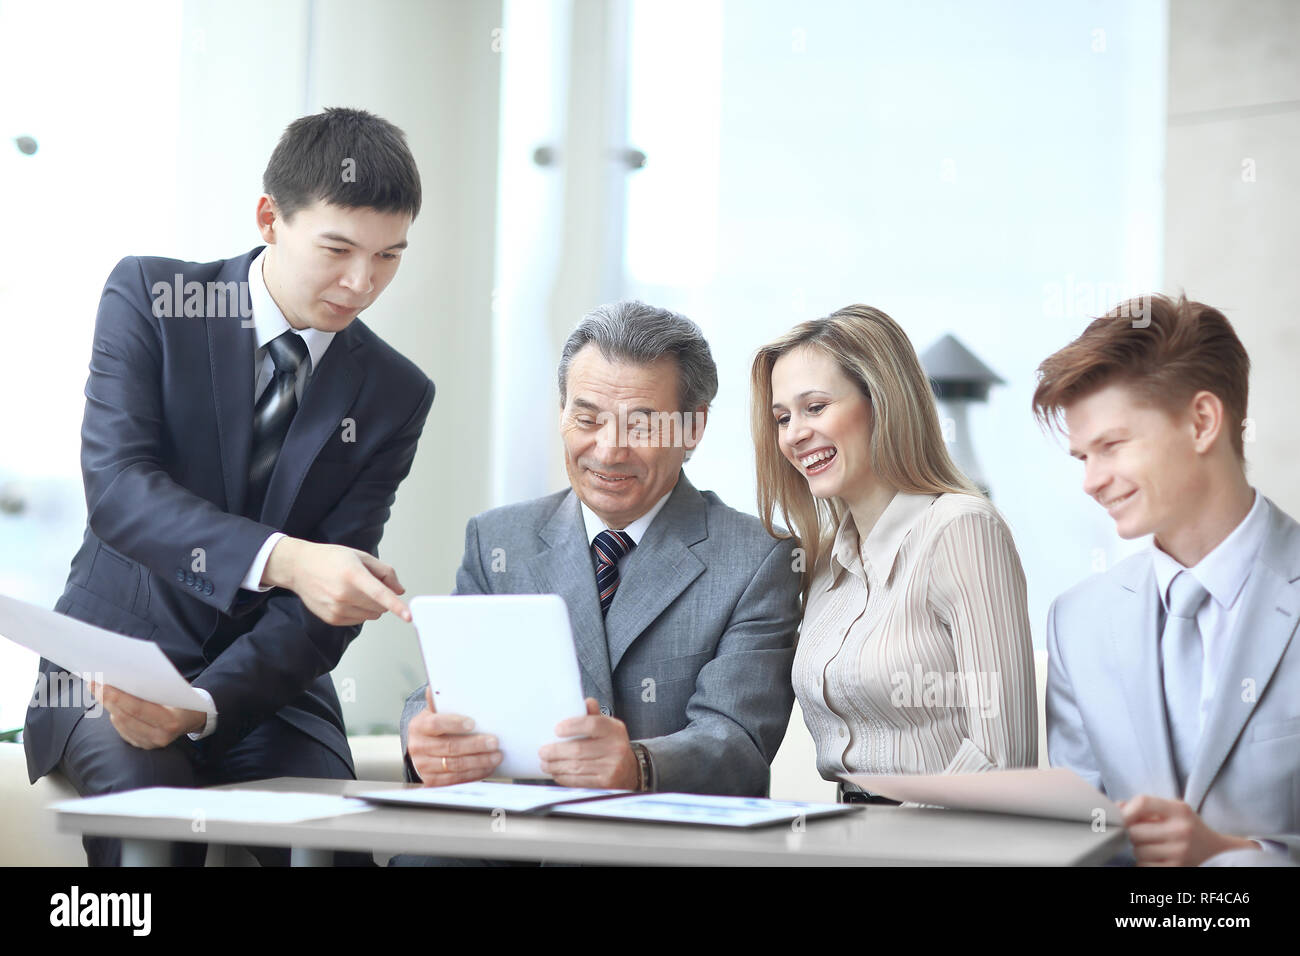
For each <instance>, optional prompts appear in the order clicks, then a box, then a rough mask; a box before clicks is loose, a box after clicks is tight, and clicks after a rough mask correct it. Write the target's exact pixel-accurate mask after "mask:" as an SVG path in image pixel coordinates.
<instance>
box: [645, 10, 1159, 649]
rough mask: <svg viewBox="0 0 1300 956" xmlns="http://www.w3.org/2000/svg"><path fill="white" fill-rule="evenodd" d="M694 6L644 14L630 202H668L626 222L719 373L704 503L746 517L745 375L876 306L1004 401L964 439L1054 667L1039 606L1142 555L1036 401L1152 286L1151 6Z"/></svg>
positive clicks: (1155, 217)
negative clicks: (1123, 307)
mask: <svg viewBox="0 0 1300 956" xmlns="http://www.w3.org/2000/svg"><path fill="white" fill-rule="evenodd" d="M680 6H681V5H669V8H668V9H667V10H666V9H665V7H664V6H663V5H662V4H660V3H658V2H642V3H639V4H636V5H635V9H636V11H638V12H637V13H634V23H635V22H636V18H637V16H641V17H642V18H644V19H645V20H647V21H650V22H651V23H652V24H653V23H654V21H656V20H658V21H667V22H661V23H660V24H659V26H658V28H656V29H647V30H646V31H643V32H642V33H640V34H638V33H637V32H635V31H634V33H633V39H632V59H633V63H634V64H636V63H638V62H640V63H642V64H643V66H642V69H643V70H644V71H645V74H644V76H643V77H642V78H641V80H640V85H639V86H638V80H637V78H636V77H634V79H633V89H634V93H635V92H636V91H638V90H640V92H641V93H642V97H641V99H640V100H636V99H634V101H633V104H632V107H633V108H632V112H631V115H630V126H631V135H632V138H633V140H634V142H635V145H637V146H638V147H640V148H642V149H644V150H645V151H646V152H647V154H648V155H649V163H648V165H647V166H646V168H645V169H644V170H643V171H641V172H639V173H637V174H635V178H634V179H633V181H632V183H631V185H630V187H629V189H630V192H631V195H632V196H633V199H634V200H635V199H636V196H637V192H638V190H644V191H645V192H647V193H650V192H653V193H654V195H655V197H656V198H655V201H654V202H649V201H647V202H642V203H640V204H636V203H635V202H634V205H633V206H632V209H631V213H630V215H629V219H628V233H629V237H630V238H629V256H628V287H629V291H630V292H632V293H634V294H636V295H638V296H641V297H644V298H647V299H648V300H649V301H653V302H657V303H659V304H662V305H667V306H669V307H673V308H678V309H680V310H681V311H684V312H685V313H686V314H687V315H689V316H691V317H692V318H694V319H695V320H696V321H697V322H699V323H700V324H701V326H702V327H703V328H704V331H705V334H706V335H707V336H708V338H709V341H710V343H711V344H712V346H713V349H714V354H715V358H716V359H717V362H718V366H719V375H720V380H721V388H720V391H719V394H718V399H717V403H716V405H715V408H714V411H713V414H712V416H711V417H710V421H709V427H708V433H707V435H706V437H705V440H704V443H703V444H702V446H701V448H700V450H699V452H698V453H697V454H696V456H695V458H694V460H693V461H692V462H691V464H690V465H689V466H688V469H689V473H690V475H691V478H692V481H694V483H695V484H696V485H697V486H698V487H701V488H712V489H714V490H715V491H717V492H718V493H719V495H720V496H721V497H722V498H723V500H725V501H726V502H727V503H728V504H731V505H732V506H734V507H737V508H740V509H742V510H752V509H753V508H754V507H755V503H754V479H753V468H752V464H751V463H752V455H753V452H752V447H751V440H750V435H749V425H748V417H747V416H748V401H749V394H748V371H749V365H750V361H751V360H752V357H753V354H754V351H755V350H756V349H757V348H758V347H759V346H760V345H762V344H763V343H765V342H766V341H769V340H770V339H772V338H775V337H776V336H777V335H779V334H781V333H783V332H785V331H786V330H787V329H789V328H790V327H791V326H793V325H794V324H795V323H796V322H799V321H802V320H804V319H810V318H815V317H818V316H822V315H825V314H827V313H829V312H830V311H833V310H834V309H836V308H839V307H841V306H844V305H847V304H849V303H854V302H864V303H867V304H870V305H874V306H877V307H879V308H882V309H884V310H885V311H886V312H888V313H889V314H890V315H892V316H893V317H894V318H895V319H897V320H898V321H899V322H900V324H902V326H903V327H904V328H905V329H906V330H907V332H908V334H909V335H910V336H911V338H912V342H913V344H914V345H915V346H916V348H917V351H918V352H920V351H922V350H924V349H925V348H926V347H927V346H928V345H930V344H931V343H932V342H933V341H935V340H936V339H937V338H939V337H940V335H942V334H943V333H945V332H953V333H955V334H956V335H957V336H958V337H959V338H960V339H961V340H962V341H963V342H965V343H966V345H967V346H968V347H969V348H971V350H972V351H974V352H975V353H976V354H977V355H979V356H980V357H981V358H983V360H984V361H985V362H986V363H987V364H989V365H990V366H991V367H992V368H993V369H994V370H995V371H997V372H998V373H999V374H1000V375H1001V376H1002V377H1003V378H1004V379H1006V380H1007V383H1008V384H1007V385H1006V386H1003V387H998V388H995V389H994V390H993V391H992V394H991V396H990V400H989V403H988V405H987V406H979V407H976V408H975V409H974V411H973V413H972V415H971V417H970V426H971V428H972V430H973V442H974V445H975V448H976V450H977V453H978V455H979V457H980V460H981V462H982V464H983V466H984V470H985V473H986V475H987V477H988V479H989V482H990V484H991V486H992V490H993V499H994V502H995V504H997V506H998V507H999V508H1001V509H1002V511H1003V513H1004V514H1005V515H1006V518H1007V520H1008V522H1009V523H1010V525H1011V527H1012V529H1013V532H1014V534H1015V539H1016V543H1017V545H1018V547H1019V550H1020V554H1021V558H1022V560H1023V563H1024V566H1025V572H1026V575H1027V578H1028V581H1029V610H1030V616H1031V621H1032V624H1033V628H1034V632H1035V641H1036V643H1037V644H1038V645H1039V646H1042V644H1043V640H1044V629H1045V620H1046V613H1047V607H1048V604H1049V602H1050V601H1051V600H1052V599H1053V598H1054V597H1055V596H1056V595H1057V594H1059V593H1060V592H1062V591H1064V590H1066V589H1067V588H1069V587H1070V586H1072V585H1073V584H1075V583H1076V582H1077V581H1079V580H1080V579H1082V578H1084V577H1085V576H1087V575H1088V574H1089V573H1091V572H1092V571H1094V570H1099V569H1101V567H1103V566H1105V565H1108V564H1109V563H1112V562H1113V561H1114V560H1115V558H1116V557H1117V556H1118V555H1119V554H1121V553H1122V552H1124V551H1125V550H1126V549H1128V548H1131V547H1132V545H1123V544H1121V543H1120V542H1119V541H1118V539H1116V538H1115V535H1114V532H1113V526H1112V524H1111V522H1110V521H1109V520H1108V519H1107V518H1106V516H1105V514H1104V513H1103V512H1102V511H1101V509H1100V508H1098V507H1097V506H1096V504H1095V503H1094V502H1092V501H1091V500H1089V499H1088V498H1087V497H1086V496H1085V495H1083V493H1082V492H1081V490H1080V484H1081V482H1082V474H1081V472H1080V471H1079V467H1078V465H1077V463H1076V462H1074V461H1072V460H1071V459H1070V458H1069V456H1068V455H1067V454H1066V452H1065V451H1064V448H1063V446H1061V445H1058V443H1057V442H1056V441H1054V440H1052V439H1050V438H1048V437H1045V436H1044V435H1043V434H1042V433H1041V432H1040V430H1039V428H1038V427H1037V425H1036V424H1035V423H1034V421H1033V419H1032V416H1031V414H1030V396H1031V394H1032V391H1033V387H1034V383H1035V379H1034V370H1035V369H1036V367H1037V365H1038V363H1039V362H1040V361H1041V360H1042V359H1043V358H1044V357H1046V356H1047V355H1048V354H1049V353H1051V352H1052V351H1054V350H1055V349H1057V348H1059V347H1061V346H1062V345H1064V344H1065V343H1066V342H1067V341H1069V340H1070V339H1071V338H1073V337H1074V336H1075V335H1077V334H1078V332H1079V331H1080V330H1081V329H1082V327H1083V325H1084V324H1085V322H1086V318H1087V316H1088V315H1090V314H1098V313H1099V312H1100V311H1102V310H1104V309H1105V308H1107V307H1108V306H1109V305H1110V304H1111V299H1112V298H1113V297H1114V296H1115V295H1116V294H1117V293H1119V292H1121V291H1124V290H1132V291H1137V292H1140V291H1145V290H1147V289H1149V288H1151V287H1152V286H1154V285H1158V284H1159V269H1160V263H1161V256H1160V248H1161V246H1160V241H1161V240H1160V228H1159V225H1160V222H1161V219H1162V200H1163V190H1162V183H1161V179H1160V172H1161V163H1162V160H1163V138H1164V115H1165V100H1164V76H1165V66H1164V26H1165V24H1164V5H1163V3H1144V4H1131V3H1125V2H1119V0H1109V2H1096V3H1094V2H1087V3H1085V2H1068V3H1052V4H1026V3H1011V2H995V3H985V4H978V5H977V4H951V3H938V2H919V3H909V4H894V3H884V2H873V3H848V2H827V0H821V2H807V3H800V4H789V3H782V2H776V0H748V2H729V3H725V4H723V5H722V6H721V15H720V23H719V22H718V20H719V18H718V16H717V14H716V10H717V7H716V5H714V4H709V5H706V7H705V10H706V11H707V12H702V13H700V14H699V15H698V21H699V29H698V30H694V31H682V30H680V29H674V27H675V26H676V24H674V23H673V22H672V20H671V18H672V17H673V16H674V13H675V11H677V10H678V8H680ZM677 15H680V13H677ZM710 43H712V44H713V45H712V47H710ZM718 62H720V65H721V66H720V69H718V67H717V63H718ZM661 77H665V78H664V79H663V80H662V82H661V81H660V78H661ZM660 90H666V91H668V95H662V96H660V95H656V94H657V93H658V91H660ZM683 130H685V131H687V132H689V133H691V134H692V135H690V136H689V137H687V138H682V135H681V131H683ZM661 156H664V157H667V160H668V161H667V162H663V163H661V162H660V157H661ZM691 156H694V157H696V158H697V159H698V161H699V165H698V166H695V167H692V166H691V165H690V163H689V162H688V161H687V160H689V157H691ZM657 179H658V180H660V184H659V185H658V186H655V185H654V184H655V182H656V180H657ZM701 237H704V238H705V240H707V239H708V238H709V237H715V244H714V245H713V246H712V247H711V248H709V247H708V243H707V241H706V242H704V243H703V244H702V243H701ZM668 244H680V246H684V247H685V248H686V249H687V250H688V253H687V254H682V253H681V252H680V251H678V252H676V253H675V254H674V253H673V252H672V251H668V252H665V251H664V247H665V246H666V245H668ZM680 246H679V249H680Z"/></svg>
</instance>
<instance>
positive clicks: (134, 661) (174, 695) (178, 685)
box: [0, 594, 211, 713]
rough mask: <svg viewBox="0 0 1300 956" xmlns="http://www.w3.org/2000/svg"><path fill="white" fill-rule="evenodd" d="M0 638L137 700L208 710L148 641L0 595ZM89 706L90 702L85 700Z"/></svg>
mask: <svg viewBox="0 0 1300 956" xmlns="http://www.w3.org/2000/svg"><path fill="white" fill-rule="evenodd" d="M0 636H4V637H7V638H8V639H9V640H11V641H13V642H14V643H15V644H21V645H22V646H23V647H26V648H30V649H31V650H33V651H35V652H36V653H37V654H40V655H41V656H42V657H44V658H46V659H47V660H50V661H53V662H54V663H55V664H58V665H59V666H60V667H62V668H63V669H64V670H66V671H68V672H70V673H73V674H80V675H81V676H82V677H86V676H87V675H90V676H92V677H93V678H94V679H95V680H96V681H98V680H100V679H101V678H102V679H103V681H104V683H105V684H108V685H109V686H110V687H116V688H117V689H118V690H124V691H126V692H127V693H128V694H132V695H134V696H136V697H139V698H141V699H143V700H149V701H153V702H154V703H155V704H165V705H167V706H168V707H183V708H185V709H186V710H200V711H203V712H204V713H207V712H209V711H210V710H211V707H210V706H209V705H208V702H207V700H206V699H205V698H204V696H203V695H202V694H200V693H199V692H198V691H196V690H195V689H194V688H193V687H191V686H190V685H189V683H188V682H187V681H186V680H185V678H184V677H182V676H181V675H180V672H179V671H177V670H176V668H175V667H174V666H173V665H172V662H171V661H169V660H168V659H167V655H166V654H164V653H163V652H162V649H161V648H160V647H159V646H158V645H157V644H155V643H154V642H153V641H144V640H140V639H139V638H135V637H126V636H125V635H122V634H114V633H113V632H112V631H106V630H104V629H103V628H101V627H95V626H94V625H93V624H87V623H86V622H85V621H79V620H77V619H76V618H72V617H68V616H67V615H65V614H59V613H58V612H57V611H51V610H48V609H47V608H43V607H37V606H36V605H34V604H28V603H26V602H25V601H19V600H16V599H15V598H11V597H8V596H6V595H3V594H0ZM86 704H87V705H89V704H90V701H86Z"/></svg>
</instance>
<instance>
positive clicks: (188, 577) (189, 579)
mask: <svg viewBox="0 0 1300 956" xmlns="http://www.w3.org/2000/svg"><path fill="white" fill-rule="evenodd" d="M185 583H186V584H188V585H189V586H190V587H194V572H193V571H186V572H185Z"/></svg>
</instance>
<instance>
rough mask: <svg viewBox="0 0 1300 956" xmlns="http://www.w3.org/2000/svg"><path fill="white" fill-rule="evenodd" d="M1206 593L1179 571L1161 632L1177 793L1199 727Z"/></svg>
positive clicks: (1183, 782) (1187, 770)
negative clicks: (1200, 613)
mask: <svg viewBox="0 0 1300 956" xmlns="http://www.w3.org/2000/svg"><path fill="white" fill-rule="evenodd" d="M1208 595H1209V592H1208V591H1206V590H1205V588H1204V587H1203V586H1202V585H1201V582H1200V581H1198V580H1196V578H1194V577H1192V573H1191V572H1190V571H1179V572H1178V573H1177V574H1176V575H1174V580H1173V582H1172V583H1171V584H1170V585H1169V614H1168V616H1167V617H1166V618H1165V630H1164V633H1163V634H1161V635H1160V662H1161V669H1162V672H1163V676H1164V685H1165V712H1166V713H1167V714H1168V716H1169V734H1170V738H1171V740H1172V743H1173V746H1174V771H1175V772H1176V773H1177V774H1178V790H1179V795H1180V796H1181V795H1182V792H1183V791H1184V790H1185V789H1186V787H1187V775H1188V774H1189V773H1191V772H1192V761H1193V760H1194V759H1195V757H1196V745H1197V743H1199V742H1200V738H1201V726H1200V712H1201V663H1202V660H1203V659H1204V656H1205V652H1204V650H1203V649H1202V647H1201V631H1200V629H1199V628H1198V627H1197V626H1196V612H1197V610H1198V609H1199V608H1200V606H1201V605H1202V604H1204V603H1205V598H1206V597H1207V596H1208Z"/></svg>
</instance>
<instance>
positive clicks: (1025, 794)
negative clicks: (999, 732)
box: [841, 767, 1124, 826]
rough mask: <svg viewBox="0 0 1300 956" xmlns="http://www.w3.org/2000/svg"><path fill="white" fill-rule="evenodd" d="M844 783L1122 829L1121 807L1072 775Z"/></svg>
mask: <svg viewBox="0 0 1300 956" xmlns="http://www.w3.org/2000/svg"><path fill="white" fill-rule="evenodd" d="M841 776H842V777H843V779H845V780H847V781H848V782H849V783H851V784H854V785H855V786H858V787H861V788H862V789H863V790H866V791H867V792H868V793H877V794H880V795H881V796H882V797H889V799H891V800H901V801H903V802H905V803H923V804H928V805H930V806H935V807H944V808H947V809H949V810H982V811H985V812H988V813H1012V814H1017V815H1020V816H1029V817H1051V818H1053V819H1057V820H1082V821H1086V822H1089V823H1092V822H1094V821H1096V820H1098V819H1100V820H1101V821H1102V822H1103V823H1105V824H1106V825H1107V826H1123V825H1124V824H1123V820H1122V817H1121V814H1120V810H1119V807H1117V806H1116V805H1115V804H1114V802H1113V801H1111V799H1110V798H1109V797H1107V796H1106V795H1105V794H1103V793H1102V792H1101V791H1100V790H1098V789H1097V788H1096V787H1094V786H1092V784H1090V783H1088V782H1087V781H1086V780H1084V779H1083V778H1082V777H1080V776H1079V775H1078V774H1077V773H1075V772H1074V771H1073V770H1067V769H1066V768H1065V767H1053V768H1051V769H1050V770H989V771H987V772H985V773H931V774H907V775H902V776H889V775H884V774H880V775H877V774H865V773H846V774H841Z"/></svg>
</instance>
